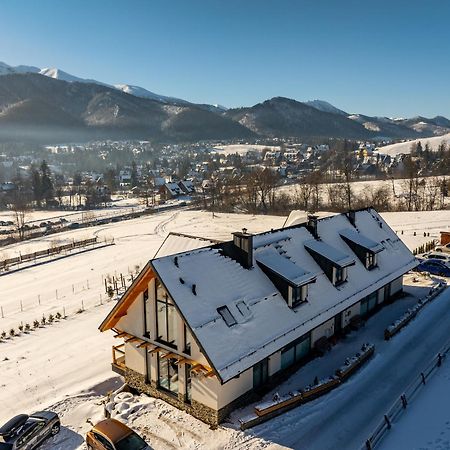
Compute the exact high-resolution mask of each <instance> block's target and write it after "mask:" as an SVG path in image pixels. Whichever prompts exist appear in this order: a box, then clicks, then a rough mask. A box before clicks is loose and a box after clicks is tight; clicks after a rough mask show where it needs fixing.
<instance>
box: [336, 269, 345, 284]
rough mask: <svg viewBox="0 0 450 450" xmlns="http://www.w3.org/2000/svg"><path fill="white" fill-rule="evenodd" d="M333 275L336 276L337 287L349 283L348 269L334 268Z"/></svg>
mask: <svg viewBox="0 0 450 450" xmlns="http://www.w3.org/2000/svg"><path fill="white" fill-rule="evenodd" d="M333 274H334V277H333V278H334V280H333V284H334V285H335V286H339V285H340V284H342V283H345V282H346V281H347V269H345V268H343V267H334V269H333Z"/></svg>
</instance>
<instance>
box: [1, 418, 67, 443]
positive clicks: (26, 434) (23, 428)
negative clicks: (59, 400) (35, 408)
mask: <svg viewBox="0 0 450 450" xmlns="http://www.w3.org/2000/svg"><path fill="white" fill-rule="evenodd" d="M60 426H61V425H60V420H59V417H58V414H56V413H54V412H52V411H40V412H36V413H34V414H31V415H30V416H29V415H27V414H20V415H18V416H16V417H13V418H12V419H11V420H9V421H8V422H6V423H5V425H3V426H2V427H0V450H32V449H34V448H37V447H39V445H40V444H41V443H42V442H43V441H44V440H45V439H47V438H48V437H50V436H55V435H56V434H58V433H59V429H60Z"/></svg>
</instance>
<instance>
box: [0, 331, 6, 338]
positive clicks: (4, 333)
mask: <svg viewBox="0 0 450 450" xmlns="http://www.w3.org/2000/svg"><path fill="white" fill-rule="evenodd" d="M0 337H1V338H2V339H5V338H6V331H2V334H0Z"/></svg>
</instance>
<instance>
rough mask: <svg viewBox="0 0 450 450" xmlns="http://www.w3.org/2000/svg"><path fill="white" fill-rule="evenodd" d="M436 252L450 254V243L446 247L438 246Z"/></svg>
mask: <svg viewBox="0 0 450 450" xmlns="http://www.w3.org/2000/svg"><path fill="white" fill-rule="evenodd" d="M434 251H435V252H444V253H450V242H449V243H448V244H445V245H437V246H436V247H435V249H434Z"/></svg>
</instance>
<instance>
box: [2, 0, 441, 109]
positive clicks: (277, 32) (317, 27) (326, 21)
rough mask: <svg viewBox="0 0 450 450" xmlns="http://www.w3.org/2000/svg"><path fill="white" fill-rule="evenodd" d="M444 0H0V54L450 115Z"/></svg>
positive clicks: (207, 87)
mask: <svg viewBox="0 0 450 450" xmlns="http://www.w3.org/2000/svg"><path fill="white" fill-rule="evenodd" d="M449 18H450V2H449V1H447V0H440V1H437V0H427V1H415V0H409V1H404V0H390V1H386V0H377V1H364V0H311V1H304V0H298V1H289V0H274V1H271V0H204V1H200V0H142V1H141V0H126V1H122V0H108V1H106V0H76V1H73V0H1V2H0V61H4V62H6V63H8V64H11V65H17V64H27V65H35V66H38V67H58V68H60V69H63V70H65V71H66V72H69V73H72V74H74V75H77V76H81V77H85V78H94V79H98V80H101V81H104V82H108V83H129V84H135V85H139V86H142V87H145V88H147V89H149V90H151V91H153V92H157V93H159V94H164V95H171V96H176V97H181V98H184V99H186V100H189V101H193V102H199V103H200V102H202V103H203V102H204V103H220V104H223V105H225V106H228V107H234V106H242V105H245V106H247V105H253V104H256V103H258V102H260V101H263V100H265V99H267V98H271V97H274V96H278V95H280V96H285V97H290V98H295V99H297V100H300V101H302V100H309V99H316V98H319V99H324V100H327V101H329V102H331V103H333V104H334V105H336V106H338V107H340V108H342V109H344V110H346V111H348V112H360V113H364V114H370V115H387V116H413V115H418V114H421V115H427V116H434V115H438V114H440V115H446V116H450V86H449V83H450V57H449V56H450V25H449V23H450V22H449Z"/></svg>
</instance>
